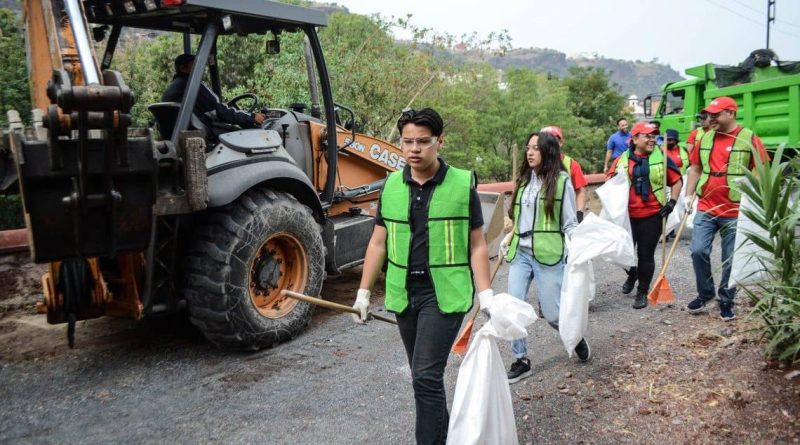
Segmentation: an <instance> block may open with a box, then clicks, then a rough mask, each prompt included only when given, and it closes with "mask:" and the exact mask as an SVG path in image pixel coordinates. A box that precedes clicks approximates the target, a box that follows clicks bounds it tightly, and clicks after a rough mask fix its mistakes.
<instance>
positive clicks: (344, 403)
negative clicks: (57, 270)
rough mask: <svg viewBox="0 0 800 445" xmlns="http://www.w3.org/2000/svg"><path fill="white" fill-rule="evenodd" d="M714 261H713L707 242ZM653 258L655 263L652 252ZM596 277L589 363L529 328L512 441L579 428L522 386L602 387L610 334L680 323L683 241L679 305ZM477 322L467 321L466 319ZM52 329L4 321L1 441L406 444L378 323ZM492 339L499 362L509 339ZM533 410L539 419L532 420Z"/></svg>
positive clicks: (405, 391)
mask: <svg viewBox="0 0 800 445" xmlns="http://www.w3.org/2000/svg"><path fill="white" fill-rule="evenodd" d="M713 255H714V256H715V257H716V260H717V263H718V255H719V250H718V246H716V248H715V251H714V253H713ZM656 258H657V261H656V262H657V269H658V267H659V266H660V262H661V250H660V249H659V250H658V251H657V252H656ZM716 267H718V266H716ZM507 273H508V266H507V265H504V266H503V267H502V268H501V269H500V272H499V273H498V276H497V278H496V280H495V283H494V286H493V287H494V288H495V290H496V291H505V286H506V281H507ZM595 276H596V278H597V294H596V297H595V299H594V301H593V302H592V303H591V304H590V312H589V327H588V333H587V338H588V339H589V340H590V342H591V347H592V352H593V355H594V359H593V360H592V361H590V362H589V363H580V362H578V361H577V359H575V358H574V357H573V358H572V359H570V358H568V357H567V354H566V352H565V351H564V348H563V346H561V342H560V340H559V338H558V334H557V332H556V331H555V330H553V329H552V328H550V327H549V326H548V325H547V323H545V322H544V321H542V320H539V321H537V322H536V323H535V324H534V325H533V326H532V327H531V329H530V332H529V349H530V352H531V360H532V363H533V371H534V375H533V377H531V378H529V379H526V380H523V381H522V382H520V383H518V384H515V385H512V386H511V389H512V397H513V398H514V404H515V413H516V416H517V425H518V434H519V436H520V439H521V442H522V443H525V439H526V437H530V428H537V429H539V434H538V435H539V436H540V437H541V435H542V434H541V433H542V430H544V432H545V434H544V435H545V436H547V432H548V431H551V430H552V433H553V435H552V437H553V438H554V440H553V443H562V442H561V440H560V439H557V438H558V437H565V436H566V437H570V436H574V435H579V434H580V431H581V429H580V426H574V425H572V426H571V425H568V423H569V421H568V419H569V413H568V411H567V409H568V408H567V407H566V405H563V404H558V403H553V402H551V401H550V399H549V398H547V397H545V398H543V399H539V400H537V399H534V400H531V399H530V398H529V397H528V398H527V399H526V398H525V397H522V396H521V395H522V394H523V393H524V394H530V393H531V392H534V393H535V392H537V391H540V392H546V391H548V390H549V389H552V388H555V387H556V386H557V385H558V384H559V382H561V381H563V380H564V376H565V373H571V372H574V373H576V374H579V375H580V376H583V377H584V378H594V379H596V380H598V381H602V377H603V374H604V373H605V372H606V371H607V369H606V364H605V363H606V362H604V360H603V359H602V358H603V357H604V356H606V357H607V356H611V355H614V354H615V353H617V351H615V349H614V348H615V347H614V344H615V343H619V338H620V337H625V338H630V339H631V340H632V341H636V340H637V339H643V338H645V337H646V336H647V335H650V334H651V333H652V332H653V329H654V327H653V322H652V319H653V317H654V316H655V315H656V314H658V316H659V317H660V318H662V319H663V318H664V317H665V316H666V317H689V315H688V314H687V313H686V312H685V311H683V310H682V309H681V307H682V306H685V304H686V302H688V301H689V300H690V299H691V298H693V297H694V277H693V274H692V268H691V261H690V259H689V251H688V240H686V239H685V240H682V241H681V245H680V247H679V249H678V250H677V254H676V256H675V258H674V260H673V264H672V266H671V268H670V272H669V274H668V277H669V280H670V283H671V285H672V288H673V290H674V291H675V293H676V295H677V297H678V300H679V304H677V305H675V306H674V307H666V306H665V307H657V308H647V309H643V310H634V309H632V308H631V304H632V302H633V298H632V294H631V295H627V296H625V295H622V294H621V292H620V290H619V288H620V286H621V283H622V282H623V280H624V278H625V274H624V272H623V271H622V270H621V269H620V268H618V267H616V266H613V265H608V264H596V265H595ZM358 279H359V275H358V271H357V270H355V271H350V272H347V273H345V274H343V275H342V276H340V277H336V278H332V279H329V280H328V282H326V286H325V290H324V292H323V294H324V295H325V296H326V298H328V299H331V300H333V301H337V302H340V303H344V304H351V303H352V300H353V298H354V296H355V288H356V287H357V283H358ZM535 294H536V291H535V288H534V289H532V291H531V295H532V296H534V298H535ZM533 301H535V300H533ZM373 303H377V304H381V303H382V302H381V301H380V300H379V299H378V300H377V301H375V299H373ZM483 322H485V319H483V318H482V316H481V317H479V319H478V323H477V324H476V327H477V326H480V325H481V324H482V323H483ZM64 330H65V327H64V326H63V325H60V326H50V325H47V324H46V322H45V321H44V316H34V315H18V316H9V317H6V318H4V319H3V320H2V324H0V400H2V403H0V443H14V444H20V443H37V444H38V443H86V444H93V443H97V444H100V443H103V444H105V443H121V442H124V443H266V444H296V443H302V444H355V443H369V444H373V443H374V444H411V443H413V442H414V440H413V438H414V435H413V429H414V399H413V394H412V389H411V385H410V372H409V368H408V365H407V363H406V357H405V353H404V351H403V347H402V344H401V341H400V338H399V335H398V332H397V328H396V327H394V326H392V325H389V324H386V323H382V322H379V321H372V322H370V323H369V324H367V325H357V324H355V323H353V322H352V320H351V318H350V316H349V315H343V314H336V313H333V312H330V311H328V310H324V309H318V310H317V312H316V314H315V316H314V318H313V320H312V322H311V324H310V326H309V328H308V329H307V330H306V331H305V332H304V333H303V334H301V335H300V336H298V337H297V338H295V339H294V340H292V341H291V342H288V343H284V344H281V345H278V346H276V347H274V348H271V349H268V350H264V351H260V352H256V353H229V352H224V351H220V350H218V349H216V348H215V347H214V346H213V345H211V344H209V343H207V342H206V341H205V340H204V339H203V338H202V335H201V334H200V333H199V332H198V331H197V330H196V329H194V328H193V327H192V326H191V325H190V324H189V323H188V322H187V321H186V319H185V317H184V316H172V317H167V318H157V319H153V320H149V321H144V322H133V321H128V320H113V319H108V318H102V319H98V320H89V321H86V322H80V323H79V324H78V330H77V337H76V343H77V347H76V349H74V350H69V349H68V348H67V346H66V341H65V339H64ZM615 337H616V340H614V341H612V339H614V338H615ZM499 346H500V350H501V353H502V355H503V357H504V358H505V359H506V363H507V364H510V363H511V361H512V359H511V354H510V346H509V345H508V344H506V343H505V342H502V344H500V345H499ZM460 362H461V358H460V357H457V356H454V355H451V357H450V361H449V365H448V368H447V373H446V385H447V390H448V397H449V398H450V399H451V400H452V392H453V389H454V387H455V383H456V378H457V372H458V366H459V364H460ZM531 412H533V413H534V416H536V417H537V418H538V419H541V421H535V422H533V423H531V419H529V417H528V415H529V413H531ZM523 416H524V419H523ZM545 420H547V421H545ZM584 439H585V440H589V438H584ZM563 443H574V442H569V441H566V442H563Z"/></svg>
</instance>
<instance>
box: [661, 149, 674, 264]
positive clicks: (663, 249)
mask: <svg viewBox="0 0 800 445" xmlns="http://www.w3.org/2000/svg"><path fill="white" fill-rule="evenodd" d="M661 155H662V156H664V186H663V187H664V189H663V190H664V195H665V196H666V194H667V184H668V181H669V164H668V162H667V158H669V154H668V153H667V135H666V134H665V135H664V140H663V142H661ZM670 198H671V197H670ZM667 217H669V215H667V216H665V217H663V218H661V235H662V237H661V239H662V244H661V264H662V266H663V265H664V264H666V261H667ZM675 239H677V237H676V238H675Z"/></svg>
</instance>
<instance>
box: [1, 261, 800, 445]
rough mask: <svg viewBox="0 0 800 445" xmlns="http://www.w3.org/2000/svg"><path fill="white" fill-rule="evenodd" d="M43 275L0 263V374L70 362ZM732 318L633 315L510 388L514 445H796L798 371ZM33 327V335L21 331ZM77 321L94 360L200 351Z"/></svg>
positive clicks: (747, 324) (19, 264)
mask: <svg viewBox="0 0 800 445" xmlns="http://www.w3.org/2000/svg"><path fill="white" fill-rule="evenodd" d="M44 271H45V267H44V266H40V265H33V264H31V263H30V262H29V261H28V260H27V255H26V254H21V255H13V256H4V257H2V258H0V365H2V366H3V367H4V366H5V364H6V363H31V362H33V361H41V360H46V361H50V360H54V359H57V358H58V357H60V356H67V354H69V353H68V352H67V351H68V349H67V348H66V347H65V345H64V343H65V342H66V340H65V339H64V338H60V340H59V339H54V338H53V337H51V336H48V335H41V333H42V332H51V333H53V335H54V336H56V334H57V336H58V337H62V334H61V333H62V330H61V327H52V329H51V330H50V331H42V328H43V327H47V326H46V321H45V320H44V316H38V317H31V316H30V315H31V314H34V313H35V303H36V301H37V300H39V299H41V284H40V276H41V274H42V273H43V272H44ZM354 276H355V275H353V277H354ZM355 287H356V283H355V282H353V281H346V280H342V279H341V278H339V279H333V280H329V282H327V283H326V287H325V288H326V292H328V293H330V294H331V295H335V296H338V295H345V296H349V295H352V294H353V292H354V289H355ZM614 288H616V286H615V287H614ZM378 293H379V292H378ZM337 298H338V297H337ZM348 298H349V297H347V298H345V297H342V301H341V302H345V301H344V300H346V299H348ZM626 304H627V303H626ZM738 308H739V318H738V319H737V320H736V321H734V322H731V323H723V322H722V321H721V320H720V319H719V317H718V314H717V311H716V310H713V309H712V310H711V311H710V312H709V313H708V314H701V315H698V316H689V315H688V314H686V313H685V312H684V311H683V310H682V309H681V308H680V306H679V305H677V306H676V307H666V306H665V307H659V308H656V309H649V310H646V311H641V312H639V311H632V312H631V313H632V314H634V315H633V316H635V317H636V318H637V319H636V320H635V321H632V322H631V321H630V320H628V324H625V325H624V327H620V328H618V329H617V330H616V332H614V333H613V334H612V335H611V343H612V344H607V345H604V348H605V350H606V351H612V352H610V353H605V354H602V353H599V354H596V355H595V358H594V359H593V360H592V362H590V365H591V366H569V367H564V368H558V369H559V371H557V372H556V375H553V374H552V373H551V374H547V373H539V374H534V376H533V377H531V378H529V379H526V380H523V381H522V382H520V383H519V384H515V385H512V386H511V392H512V398H513V400H514V408H515V413H516V418H517V430H518V435H519V438H520V442H521V443H530V444H533V443H536V444H540V443H686V444H705V443H758V444H771V443H798V442H800V371H799V370H798V369H787V368H786V367H785V366H783V365H780V364H777V363H771V362H767V361H765V360H764V358H763V354H762V346H761V345H760V344H759V343H758V335H757V333H756V332H755V331H754V330H753V329H754V328H755V327H756V324H755V321H751V320H747V317H746V311H747V310H748V308H747V304H742V305H739V306H738ZM329 316H334V314H333V313H328V312H327V311H323V312H322V313H318V315H317V316H315V319H316V320H317V321H316V322H315V323H322V321H320V317H325V318H327V317H329ZM32 318H33V319H34V320H36V321H35V323H36V324H37V329H36V330H32V329H27V328H26V323H27V324H31V323H32V322H31V319H32ZM82 323H83V325H81V323H79V331H80V332H81V333H82V334H85V336H84V337H83V338H91V340H90V341H89V342H88V344H87V342H86V340H83V341H84V343H83V344H82V346H83V350H84V353H87V352H88V353H89V354H90V353H91V350H92V349H95V350H98V351H99V350H103V349H107V348H109V347H110V346H109V345H110V344H113V345H115V347H117V346H119V344H121V343H123V344H124V343H130V344H132V345H134V347H135V348H136V349H139V348H147V347H148V345H150V346H151V347H153V348H154V350H156V351H161V350H162V349H163V345H161V346H159V343H164V342H166V343H170V344H169V345H168V349H170V350H172V349H173V348H174V349H180V348H182V347H184V345H186V344H188V345H195V344H197V343H202V342H203V341H204V340H203V339H202V336H200V335H199V334H197V333H195V334H193V335H188V336H187V335H185V334H180V335H177V336H170V335H169V334H168V333H165V330H168V329H171V328H174V329H184V330H186V329H187V328H186V327H185V326H183V327H180V328H178V327H175V325H165V326H161V327H158V326H156V330H155V332H157V334H151V336H150V337H149V340H147V341H142V340H141V334H142V333H143V332H150V331H152V330H153V326H154V325H150V326H147V327H142V325H141V324H140V323H139V324H137V323H135V322H132V321H128V320H112V319H101V320H93V321H91V322H89V323H84V322H82ZM187 323H188V322H187ZM631 323H633V324H631ZM38 325H41V326H38ZM170 326H171V327H170ZM188 329H190V330H191V328H188ZM32 333H39V334H40V336H39V337H37V336H32V335H31V334H32ZM94 334H97V335H94ZM158 353H159V354H161V353H162V352H158ZM84 360H85V359H84ZM1 370H2V369H0V371H1ZM565 413H566V414H565Z"/></svg>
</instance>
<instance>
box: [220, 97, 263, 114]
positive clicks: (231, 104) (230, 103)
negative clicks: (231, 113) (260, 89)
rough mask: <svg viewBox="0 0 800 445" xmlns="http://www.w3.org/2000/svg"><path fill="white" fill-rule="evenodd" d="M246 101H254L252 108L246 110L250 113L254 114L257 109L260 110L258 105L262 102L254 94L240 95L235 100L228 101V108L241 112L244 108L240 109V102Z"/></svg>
mask: <svg viewBox="0 0 800 445" xmlns="http://www.w3.org/2000/svg"><path fill="white" fill-rule="evenodd" d="M244 99H250V100H252V101H253V103H251V104H250V106H249V107H248V108H247V110H246V111H247V112H248V113H252V112H253V111H254V110H255V109H256V108H258V103H259V102H261V100H260V99H259V98H258V96H256V95H255V94H253V93H243V94H240V95H238V96H236V97H234V98H233V99H231V100H229V101H228V106H229V107H233V108H236V109H237V110H240V109H242V108H240V107H239V101H241V100H244Z"/></svg>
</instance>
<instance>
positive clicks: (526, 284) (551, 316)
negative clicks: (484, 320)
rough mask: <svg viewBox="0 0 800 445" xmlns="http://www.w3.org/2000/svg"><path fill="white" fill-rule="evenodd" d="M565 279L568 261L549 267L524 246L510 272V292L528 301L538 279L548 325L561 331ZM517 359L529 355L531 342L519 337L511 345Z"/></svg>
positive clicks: (537, 287) (520, 249) (540, 298)
mask: <svg viewBox="0 0 800 445" xmlns="http://www.w3.org/2000/svg"><path fill="white" fill-rule="evenodd" d="M563 279H564V262H563V261H561V262H559V263H558V264H556V265H555V266H545V265H543V264H541V263H539V262H538V261H536V260H535V259H533V252H532V251H531V250H530V249H527V248H524V247H520V248H518V249H517V254H516V255H515V256H514V259H513V260H512V261H511V268H510V270H509V271H508V293H509V294H511V295H513V296H514V297H516V298H519V299H520V300H522V301H527V300H528V289H529V288H530V286H531V280H536V290H537V291H538V292H539V294H538V295H537V299H538V300H539V307H540V308H541V310H542V315H543V316H544V319H545V320H547V323H549V324H550V326H552V327H553V328H555V329H556V330H558V309H559V303H560V302H561V281H562V280H563ZM511 352H512V353H513V354H514V357H515V358H521V357H527V356H528V339H527V338H519V339H517V340H514V341H512V342H511Z"/></svg>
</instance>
